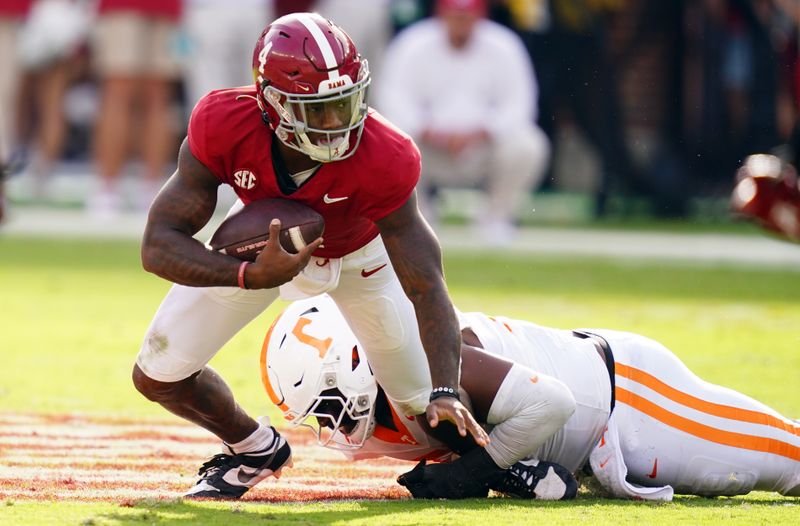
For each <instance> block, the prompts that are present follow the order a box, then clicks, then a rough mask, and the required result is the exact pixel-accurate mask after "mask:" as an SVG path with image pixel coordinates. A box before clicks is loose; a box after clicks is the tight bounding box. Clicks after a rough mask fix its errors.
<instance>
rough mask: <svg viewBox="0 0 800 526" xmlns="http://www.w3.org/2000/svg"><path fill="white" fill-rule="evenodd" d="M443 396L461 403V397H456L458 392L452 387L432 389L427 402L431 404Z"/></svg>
mask: <svg viewBox="0 0 800 526" xmlns="http://www.w3.org/2000/svg"><path fill="white" fill-rule="evenodd" d="M445 396H449V397H450V398H455V399H456V400H458V401H459V402H460V401H461V397H460V396H458V391H457V390H455V389H453V388H452V387H434V388H433V390H431V396H430V398H428V402H433V401H434V400H436V399H437V398H443V397H445Z"/></svg>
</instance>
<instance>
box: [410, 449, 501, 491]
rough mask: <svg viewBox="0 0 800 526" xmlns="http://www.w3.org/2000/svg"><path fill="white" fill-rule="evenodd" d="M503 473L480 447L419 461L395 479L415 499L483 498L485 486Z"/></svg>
mask: <svg viewBox="0 0 800 526" xmlns="http://www.w3.org/2000/svg"><path fill="white" fill-rule="evenodd" d="M504 474H505V470H504V469H501V468H499V467H498V466H497V464H495V463H494V461H493V460H492V458H491V457H490V456H489V454H488V453H487V452H486V450H485V449H483V448H477V449H473V450H472V451H470V452H469V453H467V454H466V455H464V456H463V457H461V458H459V459H457V460H454V461H453V462H447V463H442V464H431V465H428V464H427V463H426V461H425V460H421V461H420V462H419V463H418V464H417V465H416V466H415V467H414V469H412V470H411V471H409V472H408V473H403V474H402V475H400V476H399V477H398V478H397V483H398V484H400V485H401V486H405V487H406V488H407V489H408V491H410V492H411V495H412V496H413V497H414V498H415V499H468V498H476V497H486V496H487V495H488V494H489V486H490V485H493V484H497V483H498V481H499V480H500V479H502V477H503V475H504Z"/></svg>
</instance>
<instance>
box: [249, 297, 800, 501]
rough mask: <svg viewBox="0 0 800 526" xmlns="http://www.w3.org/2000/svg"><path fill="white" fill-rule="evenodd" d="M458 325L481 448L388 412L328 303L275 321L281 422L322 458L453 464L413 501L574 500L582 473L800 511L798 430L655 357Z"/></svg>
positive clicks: (586, 334) (523, 325) (465, 319)
mask: <svg viewBox="0 0 800 526" xmlns="http://www.w3.org/2000/svg"><path fill="white" fill-rule="evenodd" d="M459 317H460V323H461V327H462V335H463V341H464V347H463V349H462V374H461V396H462V400H464V401H465V402H471V404H472V410H473V414H474V415H475V417H476V418H477V419H478V421H479V422H482V423H483V424H484V425H486V426H487V428H489V429H491V431H490V434H489V436H490V439H491V442H490V443H489V445H487V446H486V448H485V449H482V448H474V449H472V450H471V451H469V452H466V453H465V454H464V455H463V456H461V457H459V458H456V457H457V455H454V454H453V451H452V450H451V449H450V448H448V447H446V446H445V445H444V444H443V443H442V442H440V441H438V440H436V439H435V438H432V437H430V436H429V435H428V434H427V433H426V430H424V429H423V428H421V427H420V426H419V425H418V424H417V422H415V421H412V420H408V419H406V418H403V417H402V413H401V412H400V411H399V410H398V409H397V407H396V404H394V403H393V402H392V400H389V399H387V398H386V396H385V394H384V393H383V391H382V390H381V389H380V387H379V386H377V385H376V383H375V380H374V376H373V375H372V371H371V370H370V368H369V364H367V363H366V359H365V357H364V354H363V351H362V350H361V348H360V346H359V344H358V342H357V340H356V338H355V336H353V334H352V332H351V331H350V330H349V328H348V327H347V324H346V322H345V321H344V319H343V318H342V317H341V314H339V312H338V310H337V308H336V305H335V304H334V303H333V302H332V301H331V300H330V299H329V298H327V297H326V296H319V297H315V298H311V299H309V300H304V301H300V302H296V303H294V304H292V305H290V306H289V307H288V308H287V309H286V311H284V313H283V314H282V315H281V316H279V317H278V318H277V319H276V320H275V322H274V323H273V326H272V328H271V329H270V332H269V333H268V335H267V338H266V340H265V342H264V346H263V349H262V354H261V370H262V379H263V381H264V385H265V387H266V389H267V392H268V393H269V396H270V398H271V399H272V401H273V402H274V403H276V404H277V405H278V406H279V407H280V408H281V409H282V410H283V412H284V416H285V417H286V418H287V419H288V420H289V421H290V422H291V423H292V424H293V425H305V426H309V427H311V428H312V429H314V430H315V432H316V433H317V435H318V440H319V443H320V444H321V445H325V446H327V447H334V448H337V449H341V450H343V452H344V453H345V454H346V455H348V456H349V457H350V458H353V459H354V460H359V459H365V458H374V457H380V456H389V457H393V458H399V459H406V460H435V461H439V462H444V463H441V464H433V465H426V464H425V463H424V462H420V464H419V465H418V466H417V467H416V468H415V469H414V470H412V471H411V472H409V473H407V474H404V475H402V476H401V477H400V479H399V482H400V483H401V484H403V485H405V486H407V487H408V488H409V489H410V491H411V492H412V494H413V495H414V496H415V497H446V498H459V497H474V496H481V495H485V494H486V493H487V492H488V489H495V490H498V491H502V492H504V493H507V494H511V495H515V496H519V497H523V498H549V499H557V498H569V497H571V496H574V494H575V491H576V489H577V487H576V486H573V485H574V479H573V478H572V477H571V475H570V472H572V473H575V472H576V471H577V470H578V469H580V468H581V467H583V466H585V465H586V464H587V463H588V464H589V465H590V466H591V468H592V472H593V473H594V475H595V477H596V478H597V480H598V481H599V482H600V484H601V485H602V486H603V488H604V489H605V490H606V491H607V492H608V493H609V494H611V495H613V496H616V497H627V498H635V499H648V500H671V498H672V495H673V493H680V494H697V495H742V494H746V493H748V492H750V491H751V490H762V491H776V492H779V493H781V494H782V495H787V496H800V424H798V423H797V422H793V421H791V420H789V419H787V418H785V417H783V416H781V415H780V414H778V413H777V412H776V411H774V410H773V409H771V408H769V407H767V406H765V405H764V404H761V403H760V402H757V401H756V400H753V399H752V398H749V397H747V396H745V395H743V394H741V393H738V392H736V391H733V390H730V389H726V388H723V387H719V386H716V385H713V384H710V383H708V382H705V381H703V380H701V379H700V378H698V377H697V376H695V375H694V374H693V373H692V372H691V371H689V370H688V369H687V368H686V366H685V365H684V364H683V363H682V362H681V361H680V360H679V359H678V358H677V357H676V356H675V355H674V354H672V353H671V352H670V351H669V350H668V349H666V348H665V347H664V346H663V345H661V344H659V343H658V342H655V341H653V340H651V339H649V338H646V337H644V336H639V335H636V334H632V333H626V332H619V331H611V330H605V329H597V330H585V331H566V330H559V329H552V328H547V327H541V326H538V325H535V324H533V323H529V322H525V321H520V320H512V319H508V318H503V317H491V316H486V315H484V314H481V313H460V314H459ZM612 392H613V393H614V396H613V397H612ZM311 417H315V418H316V422H315V421H314V418H311ZM464 451H467V450H466V449H465V450H464ZM464 451H462V452H464ZM454 458H456V460H454V461H452V460H453V459H454ZM465 459H466V461H465ZM449 461H452V462H449ZM562 466H563V467H562Z"/></svg>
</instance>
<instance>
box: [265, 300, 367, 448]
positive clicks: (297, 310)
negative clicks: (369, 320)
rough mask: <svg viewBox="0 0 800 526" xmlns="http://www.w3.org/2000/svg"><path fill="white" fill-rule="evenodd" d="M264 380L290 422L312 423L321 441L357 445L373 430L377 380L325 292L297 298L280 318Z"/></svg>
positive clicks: (268, 344) (268, 347) (269, 341)
mask: <svg viewBox="0 0 800 526" xmlns="http://www.w3.org/2000/svg"><path fill="white" fill-rule="evenodd" d="M261 380H262V382H263V384H264V388H265V389H266V391H267V394H268V395H269V397H270V399H271V400H272V402H273V403H274V404H275V405H277V406H278V407H279V408H280V409H281V410H282V411H283V416H284V418H286V420H288V421H289V424H290V425H291V426H292V427H297V426H304V427H308V428H310V429H311V430H312V431H313V432H314V433H315V434H316V436H317V442H318V443H319V444H320V445H321V446H325V447H329V448H332V449H357V448H359V447H361V446H362V445H364V442H365V441H366V440H367V439H369V438H370V437H371V436H372V432H373V431H374V430H375V405H376V399H377V396H378V384H377V383H376V381H375V376H374V375H373V374H372V369H371V368H370V366H369V363H367V359H366V356H365V354H364V350H363V349H362V348H361V346H360V345H359V343H358V340H356V337H355V335H354V334H353V332H352V331H351V330H350V327H349V326H348V325H347V322H346V321H345V319H344V317H343V316H342V314H341V313H340V312H339V308H338V307H337V306H336V303H334V301H333V300H332V299H331V298H330V297H329V296H327V295H322V296H317V297H314V298H310V299H307V300H302V301H296V302H294V303H292V304H291V305H290V306H289V307H287V309H286V310H285V311H284V312H283V313H282V314H281V315H280V316H279V317H278V318H276V320H275V322H274V323H273V324H272V327H271V328H270V330H269V332H268V333H267V336H266V338H265V340H264V345H263V347H262V349H261ZM312 417H313V418H312Z"/></svg>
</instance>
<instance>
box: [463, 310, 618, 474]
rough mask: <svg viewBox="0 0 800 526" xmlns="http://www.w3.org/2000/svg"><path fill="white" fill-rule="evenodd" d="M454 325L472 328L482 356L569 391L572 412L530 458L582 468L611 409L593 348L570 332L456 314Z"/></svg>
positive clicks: (600, 361) (603, 370) (602, 370)
mask: <svg viewBox="0 0 800 526" xmlns="http://www.w3.org/2000/svg"><path fill="white" fill-rule="evenodd" d="M459 321H460V323H461V328H462V329H463V328H465V327H469V328H470V329H472V331H473V332H474V333H475V335H476V336H477V337H478V339H479V340H480V341H481V344H482V347H483V349H484V350H485V351H487V352H489V353H491V354H496V355H498V356H502V357H503V358H506V359H508V360H511V361H513V362H515V363H518V364H520V365H524V366H526V367H529V368H531V369H533V370H534V371H537V372H540V373H542V374H546V375H549V376H552V377H554V378H557V379H559V380H561V381H562V382H564V383H565V384H566V385H567V387H569V389H570V391H572V395H573V396H574V398H575V402H576V409H575V412H574V413H573V414H572V416H571V417H570V418H569V420H568V421H567V423H566V424H565V425H564V427H563V428H561V430H559V431H558V432H556V433H555V434H554V435H553V436H552V437H550V438H549V439H548V440H547V441H546V442H545V443H544V444H543V445H542V447H540V448H539V449H538V450H537V451H536V453H535V454H534V455H533V458H537V459H539V460H546V461H549V462H556V463H558V464H561V465H562V466H564V467H565V468H567V469H569V470H570V471H575V470H577V469H578V468H580V467H582V466H583V464H585V463H586V461H587V459H588V458H589V453H590V452H591V450H592V448H593V447H594V445H595V444H596V443H597V441H598V440H600V437H601V436H602V433H603V429H604V427H605V424H606V421H607V420H608V415H609V411H610V407H611V382H610V379H609V376H608V369H607V368H606V365H605V362H604V361H603V359H602V358H601V357H600V355H599V354H598V352H597V348H596V346H595V344H594V343H593V342H592V341H591V340H586V339H581V338H577V337H575V336H574V335H573V333H572V331H567V330H561V329H553V328H550V327H542V326H540V325H536V324H535V323H530V322H526V321H521V320H515V319H510V318H505V317H503V316H487V315H486V314H483V313H480V312H469V313H459Z"/></svg>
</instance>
